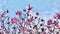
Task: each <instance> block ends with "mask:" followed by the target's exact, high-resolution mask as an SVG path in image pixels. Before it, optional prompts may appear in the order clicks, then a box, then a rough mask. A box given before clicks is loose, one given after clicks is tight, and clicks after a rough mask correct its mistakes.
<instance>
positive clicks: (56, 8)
mask: <svg viewBox="0 0 60 34" xmlns="http://www.w3.org/2000/svg"><path fill="white" fill-rule="evenodd" d="M29 4H30V5H31V6H33V7H34V8H33V10H32V12H36V11H39V12H40V16H41V17H42V18H45V19H46V18H48V17H49V18H53V17H52V16H53V15H54V13H56V12H60V0H0V12H3V11H4V10H6V9H9V11H10V13H9V14H7V15H10V16H12V17H13V16H15V12H16V11H17V10H20V11H22V9H24V8H26V7H27V6H28V5H29Z"/></svg>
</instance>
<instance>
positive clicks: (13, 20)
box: [11, 17, 19, 24]
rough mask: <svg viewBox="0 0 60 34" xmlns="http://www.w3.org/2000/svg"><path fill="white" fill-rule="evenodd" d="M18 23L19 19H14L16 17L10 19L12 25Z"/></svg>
mask: <svg viewBox="0 0 60 34" xmlns="http://www.w3.org/2000/svg"><path fill="white" fill-rule="evenodd" d="M18 21H19V19H18V18H16V17H14V18H12V19H11V22H12V24H13V23H15V22H18Z"/></svg>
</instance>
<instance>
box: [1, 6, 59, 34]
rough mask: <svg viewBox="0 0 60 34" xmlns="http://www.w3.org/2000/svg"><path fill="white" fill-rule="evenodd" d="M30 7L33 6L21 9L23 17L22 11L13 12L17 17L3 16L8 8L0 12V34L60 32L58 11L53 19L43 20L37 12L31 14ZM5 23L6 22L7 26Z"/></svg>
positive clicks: (55, 33)
mask: <svg viewBox="0 0 60 34" xmlns="http://www.w3.org/2000/svg"><path fill="white" fill-rule="evenodd" d="M32 9H33V7H31V6H30V5H28V8H25V9H23V12H24V14H25V16H24V17H25V18H23V17H22V15H23V12H22V11H16V12H15V14H16V15H17V16H18V17H10V16H5V15H6V14H7V13H9V10H8V9H7V10H6V11H4V12H2V13H0V23H1V25H0V34H52V33H53V34H60V22H59V20H60V13H56V15H55V16H54V20H52V19H48V21H45V20H44V19H42V18H40V17H39V16H40V13H39V12H36V14H35V15H34V16H33V15H32V14H31V10H32ZM6 19H7V20H6ZM45 23H47V24H45ZM5 24H7V26H8V27H7V28H6V27H5V26H6V25H5Z"/></svg>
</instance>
